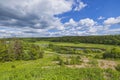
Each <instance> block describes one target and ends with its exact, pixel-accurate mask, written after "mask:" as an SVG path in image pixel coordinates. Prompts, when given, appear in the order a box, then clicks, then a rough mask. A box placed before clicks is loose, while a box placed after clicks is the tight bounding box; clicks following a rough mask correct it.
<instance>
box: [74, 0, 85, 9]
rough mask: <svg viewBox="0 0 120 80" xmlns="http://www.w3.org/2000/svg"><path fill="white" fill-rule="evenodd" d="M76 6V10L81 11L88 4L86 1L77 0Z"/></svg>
mask: <svg viewBox="0 0 120 80" xmlns="http://www.w3.org/2000/svg"><path fill="white" fill-rule="evenodd" d="M77 3H78V4H76V7H75V9H74V10H75V11H80V10H81V9H83V8H85V7H86V6H87V4H85V3H84V2H82V1H80V0H77Z"/></svg>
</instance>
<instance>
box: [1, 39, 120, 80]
mask: <svg viewBox="0 0 120 80" xmlns="http://www.w3.org/2000/svg"><path fill="white" fill-rule="evenodd" d="M49 43H52V44H55V45H59V46H75V47H95V48H105V49H110V48H112V47H114V46H113V45H102V44H85V43H80V44H74V43H58V42H45V41H42V42H36V43H35V44H38V45H42V44H49ZM90 54H92V53H90ZM94 55H96V54H92V56H93V57H92V58H91V57H90V56H86V55H83V56H86V57H88V58H90V62H89V63H88V64H90V65H92V66H93V67H85V68H68V67H67V66H59V65H58V64H56V63H53V62H54V61H53V60H54V59H55V58H56V57H57V56H61V57H62V58H63V59H65V60H66V58H69V56H78V55H73V54H71V55H70V54H69V55H67V54H58V53H55V52H52V51H50V50H49V49H45V54H44V58H42V59H38V60H29V61H13V62H5V63H0V80H120V72H119V71H117V70H112V69H101V68H99V67H98V66H97V65H98V62H97V60H98V59H97V58H94ZM83 56H82V55H80V57H82V58H84V57H83ZM116 61H117V62H118V61H119V60H116ZM118 63H119V62H118ZM80 65H81V64H80Z"/></svg>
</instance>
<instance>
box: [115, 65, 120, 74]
mask: <svg viewBox="0 0 120 80" xmlns="http://www.w3.org/2000/svg"><path fill="white" fill-rule="evenodd" d="M115 69H116V70H117V71H119V72H120V64H118V65H117V66H116V67H115Z"/></svg>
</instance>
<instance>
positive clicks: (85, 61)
mask: <svg viewBox="0 0 120 80" xmlns="http://www.w3.org/2000/svg"><path fill="white" fill-rule="evenodd" d="M81 60H82V63H81V64H79V65H66V67H69V68H86V67H89V65H88V62H89V59H88V58H86V57H84V58H82V59H81Z"/></svg>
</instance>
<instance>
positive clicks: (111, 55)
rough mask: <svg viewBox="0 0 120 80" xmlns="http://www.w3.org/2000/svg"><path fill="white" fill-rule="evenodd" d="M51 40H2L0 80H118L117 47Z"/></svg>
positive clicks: (119, 68) (118, 62)
mask: <svg viewBox="0 0 120 80" xmlns="http://www.w3.org/2000/svg"><path fill="white" fill-rule="evenodd" d="M108 37H111V36H108ZM108 37H104V38H106V39H107V38H108ZM114 38H116V37H114ZM117 38H118V37H117ZM53 39H54V40H55V39H56V38H48V39H46V38H45V39H44V38H42V39H39V38H38V39H37V38H23V39H18V38H12V39H1V40H0V80H120V47H119V44H117V45H116V44H115V45H108V43H107V42H106V43H107V44H92V43H89V42H88V43H80V42H78V41H77V42H71V41H70V40H68V42H65V40H67V39H68V38H66V37H65V38H64V42H63V41H61V42H59V41H56V42H53V41H54V40H53ZM59 39H61V38H59ZM70 39H73V38H70ZM80 39H81V38H80ZM83 39H84V40H85V39H86V38H83ZM88 39H90V41H91V40H93V39H96V41H99V40H98V39H101V37H100V38H98V37H97V38H96V37H92V39H91V37H88ZM110 39H112V40H113V37H111V38H110ZM43 40H44V41H43ZM73 40H75V39H73ZM118 42H119V41H117V43H118ZM96 43H99V42H96ZM101 43H103V42H101Z"/></svg>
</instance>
